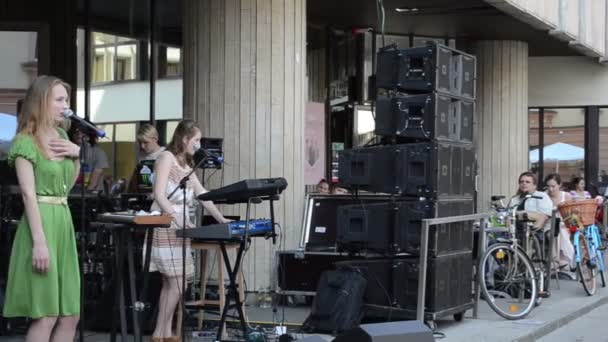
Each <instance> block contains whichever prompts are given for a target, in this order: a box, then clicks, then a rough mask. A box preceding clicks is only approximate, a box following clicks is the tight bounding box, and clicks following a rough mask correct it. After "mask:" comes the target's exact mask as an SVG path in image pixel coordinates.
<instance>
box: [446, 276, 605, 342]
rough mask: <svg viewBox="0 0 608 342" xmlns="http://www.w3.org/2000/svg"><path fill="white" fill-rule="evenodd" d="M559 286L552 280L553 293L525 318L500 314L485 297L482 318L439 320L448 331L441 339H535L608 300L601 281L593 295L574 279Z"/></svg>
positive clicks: (453, 341)
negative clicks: (518, 318)
mask: <svg viewBox="0 0 608 342" xmlns="http://www.w3.org/2000/svg"><path fill="white" fill-rule="evenodd" d="M559 283H560V289H559V290H558V289H557V286H556V284H555V281H552V283H551V293H552V295H551V297H550V298H547V299H543V302H542V304H541V305H540V306H538V307H536V308H534V310H533V311H532V312H531V313H530V315H528V317H526V318H525V319H522V320H519V321H509V320H506V319H503V318H502V317H500V316H498V315H497V314H496V313H495V312H494V311H492V309H490V307H489V306H488V305H487V304H486V302H485V301H483V300H482V301H480V303H479V318H478V319H473V318H472V316H471V315H472V314H471V312H470V311H469V312H467V315H465V319H464V320H463V321H462V322H455V321H454V320H445V321H438V322H437V331H440V332H442V333H444V334H445V338H444V339H441V341H445V342H458V341H462V342H465V341H466V342H476V341H493V342H499V341H505V342H506V341H521V342H527V341H536V340H537V339H539V338H541V337H542V336H545V335H548V334H549V333H551V332H552V331H554V330H556V329H559V328H561V327H563V326H565V325H567V324H568V323H570V322H571V321H573V320H574V319H576V318H578V317H580V316H582V315H584V314H586V313H588V312H590V311H591V310H593V309H595V308H597V307H599V306H601V305H603V304H606V303H608V287H606V288H602V287H601V280H600V281H599V283H598V290H597V293H596V294H595V295H594V296H592V297H590V296H587V294H586V293H585V291H584V290H583V286H582V284H580V283H579V282H576V281H572V280H560V282H559Z"/></svg>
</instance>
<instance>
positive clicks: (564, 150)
mask: <svg viewBox="0 0 608 342" xmlns="http://www.w3.org/2000/svg"><path fill="white" fill-rule="evenodd" d="M538 113H539V111H538V110H535V109H530V112H529V119H530V120H529V122H530V124H529V125H530V126H529V127H530V131H529V138H530V142H529V143H530V168H531V169H533V170H534V169H535V168H536V169H537V170H538V172H539V177H545V176H547V175H548V174H550V173H557V174H559V175H560V176H561V178H562V182H563V184H564V187H566V188H568V187H570V181H571V179H572V178H573V177H584V175H585V109H584V108H544V109H542V113H543V115H542V116H543V119H542V126H543V136H542V138H543V139H542V146H541V145H540V142H539V139H538V137H539V133H538V132H539V124H541V122H539V121H540V119H539V115H538ZM541 148H542V157H541V153H540V149H541ZM539 158H542V163H541V162H539Z"/></svg>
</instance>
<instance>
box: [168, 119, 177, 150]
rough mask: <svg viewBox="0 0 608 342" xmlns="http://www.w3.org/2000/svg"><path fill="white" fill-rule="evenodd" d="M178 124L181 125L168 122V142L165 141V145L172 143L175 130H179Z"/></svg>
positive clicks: (175, 122)
mask: <svg viewBox="0 0 608 342" xmlns="http://www.w3.org/2000/svg"><path fill="white" fill-rule="evenodd" d="M177 124H179V121H167V129H166V131H165V139H167V141H165V145H166V144H168V143H169V141H171V138H172V137H173V132H175V129H176V128H177Z"/></svg>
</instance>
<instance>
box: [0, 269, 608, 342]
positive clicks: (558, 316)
mask: <svg viewBox="0 0 608 342" xmlns="http://www.w3.org/2000/svg"><path fill="white" fill-rule="evenodd" d="M560 286H561V288H560V289H559V290H558V289H557V287H556V284H555V281H552V283H551V288H552V290H551V293H552V295H551V298H547V299H543V302H542V304H541V305H540V306H538V307H536V308H535V309H534V310H533V311H532V312H531V313H530V315H528V317H526V318H525V319H523V320H519V321H508V320H506V319H503V318H502V317H500V316H498V315H497V314H496V313H495V312H494V311H492V309H490V307H489V306H488V305H487V304H486V302H485V301H483V300H482V301H481V302H480V303H479V318H478V319H473V318H472V312H471V311H468V312H467V314H466V315H465V318H464V320H462V321H461V322H456V321H454V320H453V319H452V318H451V317H450V318H447V319H446V320H439V321H437V322H436V323H437V331H438V332H441V333H443V334H445V338H443V339H439V338H437V341H441V342H485V341H492V342H507V341H518V342H519V341H521V342H528V341H536V340H538V339H540V338H541V337H543V336H546V335H548V334H550V333H551V332H553V331H555V330H557V329H559V328H561V327H564V326H566V325H567V324H568V323H570V322H572V321H573V320H575V319H576V318H578V317H580V316H583V315H585V314H587V313H589V312H590V311H592V310H593V309H595V308H597V307H599V306H601V305H604V304H606V303H608V287H606V288H602V287H601V284H599V286H598V291H597V293H596V294H595V295H594V296H592V297H589V296H587V294H586V293H585V291H584V290H583V286H582V285H581V284H580V283H578V282H575V281H571V280H560ZM309 312H310V307H307V306H297V307H279V310H278V311H277V312H274V313H273V312H272V309H262V308H258V307H255V306H250V307H247V315H248V316H249V319H250V323H251V324H252V325H254V326H259V325H263V326H267V327H268V326H272V325H276V324H278V322H280V321H283V317H284V319H285V321H284V323H285V324H286V325H287V326H288V327H289V330H290V332H291V333H292V334H293V332H296V331H298V330H299V329H298V326H299V325H300V324H301V323H302V322H303V321H304V319H306V317H307V316H308V314H309ZM283 315H284V316H283ZM210 318H211V317H210ZM564 329H568V327H567V326H566V328H564ZM573 329H574V326H573ZM86 335H87V338H86V339H85V340H86V341H87V342H97V341H99V342H101V341H108V340H109V338H108V334H107V333H90V332H88V333H87V334H86ZM292 336H293V337H295V338H298V339H300V338H303V337H304V336H306V335H304V334H298V333H295V334H293V335H292ZM323 338H324V339H325V340H326V341H331V340H332V339H333V337H331V336H328V335H324V336H323ZM22 340H23V336H14V337H5V336H0V342H16V341H22ZM144 341H148V337H146V338H145V340H144ZM190 341H205V340H203V339H195V338H191V339H190Z"/></svg>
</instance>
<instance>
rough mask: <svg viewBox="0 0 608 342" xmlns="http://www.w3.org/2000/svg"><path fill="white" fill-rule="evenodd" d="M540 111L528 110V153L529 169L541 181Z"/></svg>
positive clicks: (536, 109) (535, 109)
mask: <svg viewBox="0 0 608 342" xmlns="http://www.w3.org/2000/svg"><path fill="white" fill-rule="evenodd" d="M539 116H540V110H539V109H538V108H530V109H529V110H528V144H529V148H528V151H529V153H530V158H529V167H528V169H529V170H530V171H532V172H534V173H535V174H536V176H537V177H538V178H539V179H541V178H542V175H541V174H540V162H539V160H538V158H539V157H538V153H539V152H538V151H539V150H538V146H539V145H540V142H539V136H538V135H539V124H538V120H539Z"/></svg>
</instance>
